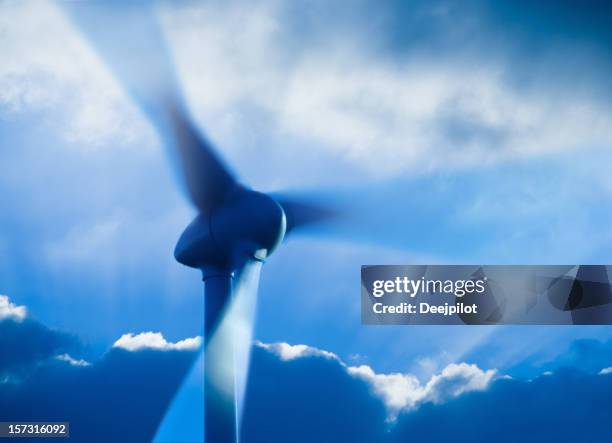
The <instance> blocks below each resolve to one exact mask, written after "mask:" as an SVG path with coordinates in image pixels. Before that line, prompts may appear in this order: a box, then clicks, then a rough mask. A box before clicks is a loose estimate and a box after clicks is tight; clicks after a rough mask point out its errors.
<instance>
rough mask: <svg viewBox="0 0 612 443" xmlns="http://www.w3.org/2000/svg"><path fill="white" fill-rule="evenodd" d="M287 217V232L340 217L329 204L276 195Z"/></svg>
mask: <svg viewBox="0 0 612 443" xmlns="http://www.w3.org/2000/svg"><path fill="white" fill-rule="evenodd" d="M275 198H276V201H278V203H279V204H280V205H281V207H282V208H283V211H284V212H285V216H286V217H287V233H289V232H292V231H294V230H296V229H299V228H301V227H306V226H308V225H312V224H315V223H321V222H325V221H329V220H332V219H334V218H336V217H338V213H337V212H336V211H333V210H331V209H330V208H329V207H328V205H325V204H322V203H319V204H317V203H316V202H313V201H310V200H307V199H299V198H290V197H282V196H275Z"/></svg>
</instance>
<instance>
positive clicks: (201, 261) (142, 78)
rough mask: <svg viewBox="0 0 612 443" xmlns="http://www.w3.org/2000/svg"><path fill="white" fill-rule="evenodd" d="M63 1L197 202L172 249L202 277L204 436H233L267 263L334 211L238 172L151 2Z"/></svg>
mask: <svg viewBox="0 0 612 443" xmlns="http://www.w3.org/2000/svg"><path fill="white" fill-rule="evenodd" d="M62 5H63V6H64V8H65V9H66V10H67V12H68V13H69V16H70V17H71V18H72V19H73V20H74V22H75V23H76V24H77V25H78V27H79V28H80V29H81V30H82V31H83V33H84V34H85V35H86V36H87V38H88V39H89V41H90V42H91V43H92V45H93V46H94V48H95V49H96V51H97V53H98V54H99V55H100V56H101V57H102V59H103V60H104V61H105V62H106V64H107V65H108V66H109V67H110V68H111V70H112V71H113V73H114V74H115V76H116V78H117V79H118V80H119V83H120V84H121V85H122V86H123V88H124V89H125V90H126V92H128V93H129V94H130V95H131V96H132V97H133V99H134V100H135V101H136V103H138V104H139V106H140V108H141V109H142V111H144V113H145V114H146V115H147V117H148V118H149V120H150V121H151V123H152V124H153V125H154V127H155V128H156V129H157V131H158V133H159V135H160V136H161V139H162V142H163V143H164V144H165V145H166V146H167V147H168V148H169V151H170V153H171V155H172V157H174V160H175V161H176V162H177V163H178V166H179V170H180V175H181V176H182V179H183V182H184V184H185V189H186V191H187V196H188V198H189V200H190V202H191V203H192V204H193V205H194V207H195V208H196V210H197V216H196V217H195V219H194V220H193V221H192V222H191V223H190V224H189V225H188V226H187V228H186V229H185V231H184V232H183V234H182V235H181V236H180V238H179V240H178V243H177V244H176V248H175V251H174V256H175V258H176V260H178V261H179V262H180V263H182V264H183V265H186V266H189V267H191V268H196V269H199V270H201V272H202V277H203V280H204V287H205V329H204V337H205V339H204V354H205V356H204V361H205V366H204V388H205V394H204V402H205V406H204V409H205V417H204V426H205V439H206V442H209V443H233V442H236V441H237V440H238V422H239V418H240V417H239V413H238V412H237V411H238V409H239V408H238V405H237V401H236V377H237V376H238V377H244V376H245V375H246V366H247V365H248V350H249V349H250V346H251V342H250V336H251V329H252V324H253V313H254V304H255V298H256V295H257V283H258V281H259V273H260V269H261V265H262V263H263V262H264V261H265V259H266V258H267V257H269V256H270V254H271V253H272V252H273V251H274V250H275V249H276V248H277V246H278V245H279V244H280V243H281V242H282V241H283V238H284V237H285V235H286V234H287V233H288V232H291V231H293V230H294V229H296V228H299V227H303V226H306V225H308V224H311V223H315V222H318V221H321V220H323V219H325V218H328V217H329V216H331V215H332V213H331V212H330V211H329V210H327V209H326V208H323V207H317V206H314V205H312V204H310V203H309V202H305V201H294V200H289V199H282V198H274V197H272V196H270V195H266V194H264V193H261V192H257V191H255V190H252V189H250V188H249V187H247V186H245V185H244V184H241V183H240V182H239V181H238V180H237V178H236V176H235V175H234V174H233V173H232V172H231V171H230V170H229V169H228V168H227V167H226V165H225V164H224V163H223V162H222V161H221V159H220V158H219V157H218V156H217V153H216V152H215V150H214V148H213V146H212V145H211V143H210V142H209V141H208V140H207V138H206V137H205V135H204V134H203V133H202V132H201V131H200V130H199V129H198V128H197V126H196V124H195V123H194V122H193V120H192V118H191V116H190V113H189V111H188V108H187V105H186V103H185V100H184V98H183V96H182V94H181V91H180V88H179V86H178V81H177V79H176V75H175V72H174V69H173V67H172V66H173V64H172V62H171V58H170V56H169V54H168V50H167V48H166V45H165V42H164V39H163V37H162V33H161V31H160V29H159V27H158V24H157V22H156V19H155V15H154V10H153V8H152V7H151V4H150V3H149V2H119V1H106V2H101V1H95V2H70V3H63V4H62Z"/></svg>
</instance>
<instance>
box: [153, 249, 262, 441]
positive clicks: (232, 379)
mask: <svg viewBox="0 0 612 443" xmlns="http://www.w3.org/2000/svg"><path fill="white" fill-rule="evenodd" d="M261 266H262V263H261V262H259V261H255V260H252V261H248V262H247V263H246V264H245V265H244V266H243V268H242V269H241V270H240V271H239V272H238V275H237V278H236V282H235V284H234V292H233V297H232V300H231V302H230V303H229V304H228V306H227V308H226V311H225V314H224V315H223V318H222V319H221V320H220V322H219V323H218V326H217V328H216V329H215V331H214V332H213V335H212V338H211V339H210V340H209V341H208V348H207V349H206V355H207V356H208V357H209V358H210V362H207V361H206V359H205V358H204V352H202V353H201V355H200V357H199V359H198V361H197V363H196V364H195V366H194V367H193V369H192V370H191V372H190V374H189V376H188V377H187V378H186V379H185V381H184V382H183V385H182V386H181V389H180V390H179V392H178V393H177V395H176V397H175V399H174V401H173V402H172V405H171V406H170V408H169V409H168V411H167V412H166V416H165V417H164V420H163V422H162V424H161V425H160V427H159V430H158V433H157V436H156V438H155V441H156V442H171V441H202V439H203V436H204V434H203V421H202V419H203V417H204V411H203V409H202V405H203V404H204V403H203V401H202V400H203V398H204V375H203V374H204V367H205V365H207V364H210V365H214V367H213V368H212V369H214V372H213V380H212V381H213V382H214V383H215V390H216V391H217V392H220V393H225V395H226V396H227V398H228V399H231V398H235V401H236V404H235V407H236V417H237V420H238V422H237V423H236V427H237V431H238V432H239V430H240V424H241V419H242V412H243V407H244V397H245V392H246V382H247V376H248V372H249V362H250V353H251V347H252V338H253V337H252V334H253V325H254V321H255V311H256V307H257V289H258V286H259V276H260V272H261ZM232 349H233V352H232ZM209 406H210V405H209Z"/></svg>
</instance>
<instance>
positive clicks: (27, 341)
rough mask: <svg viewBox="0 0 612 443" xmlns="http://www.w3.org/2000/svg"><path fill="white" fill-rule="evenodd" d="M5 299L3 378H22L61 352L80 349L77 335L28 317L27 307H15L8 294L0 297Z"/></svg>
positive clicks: (0, 330) (0, 337)
mask: <svg viewBox="0 0 612 443" xmlns="http://www.w3.org/2000/svg"><path fill="white" fill-rule="evenodd" d="M2 302H4V303H3V304H2V306H3V308H2V311H3V312H4V313H5V315H2V316H0V349H2V352H0V380H3V379H4V380H19V379H22V378H24V377H27V376H28V375H29V374H30V373H31V372H32V371H35V370H36V368H37V367H38V366H39V365H40V364H44V363H45V362H48V361H50V360H52V359H53V357H55V356H56V355H58V354H63V353H67V352H75V351H76V352H79V351H80V348H81V346H80V343H79V341H78V340H77V339H76V337H74V336H72V335H70V334H67V333H65V332H62V331H56V330H53V329H50V328H47V327H46V326H44V325H42V324H40V323H39V322H37V321H35V320H32V319H29V318H26V317H25V312H26V308H25V307H24V306H19V307H16V306H15V305H14V304H12V303H11V302H10V301H9V300H8V297H6V296H2V298H0V303H2ZM7 310H8V312H9V314H10V315H7V314H6V311H7ZM15 312H17V313H15Z"/></svg>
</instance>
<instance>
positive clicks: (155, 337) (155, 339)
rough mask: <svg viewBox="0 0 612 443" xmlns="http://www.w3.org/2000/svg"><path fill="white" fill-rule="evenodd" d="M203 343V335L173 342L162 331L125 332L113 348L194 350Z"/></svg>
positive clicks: (131, 349) (130, 349)
mask: <svg viewBox="0 0 612 443" xmlns="http://www.w3.org/2000/svg"><path fill="white" fill-rule="evenodd" d="M201 343H202V338H201V337H192V338H186V339H184V340H180V341H177V342H176V343H172V342H169V341H167V340H166V339H165V338H164V336H163V335H162V334H161V333H160V332H141V333H140V334H136V335H134V334H132V333H131V332H130V333H128V334H123V335H122V336H121V337H120V338H119V339H118V340H117V341H116V342H115V343H113V348H121V349H125V350H126V351H140V350H143V349H155V350H158V351H192V350H195V349H198V348H199V347H200V344H201Z"/></svg>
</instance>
